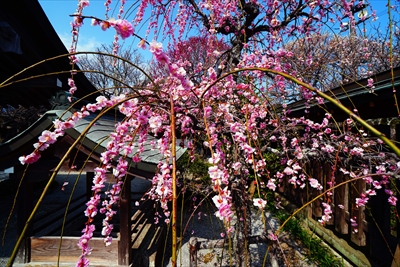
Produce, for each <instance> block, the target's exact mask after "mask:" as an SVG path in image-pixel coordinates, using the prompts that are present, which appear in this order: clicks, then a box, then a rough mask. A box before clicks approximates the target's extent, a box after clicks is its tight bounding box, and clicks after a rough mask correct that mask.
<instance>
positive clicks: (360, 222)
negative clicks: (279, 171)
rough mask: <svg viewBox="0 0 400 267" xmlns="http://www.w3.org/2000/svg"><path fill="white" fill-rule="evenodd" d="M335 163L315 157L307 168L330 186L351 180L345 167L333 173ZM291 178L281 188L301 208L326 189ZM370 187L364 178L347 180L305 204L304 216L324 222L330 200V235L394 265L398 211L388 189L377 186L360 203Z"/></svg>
mask: <svg viewBox="0 0 400 267" xmlns="http://www.w3.org/2000/svg"><path fill="white" fill-rule="evenodd" d="M331 166H332V164H330V163H325V162H319V161H314V162H312V163H310V164H309V166H307V167H306V169H305V172H306V173H307V174H308V175H309V177H312V178H315V179H317V180H318V181H319V183H320V184H321V185H323V187H324V188H326V189H328V188H330V187H331V186H330V185H329V184H330V182H334V184H335V185H337V184H340V183H342V182H345V181H350V180H351V177H350V176H349V175H348V174H344V173H343V172H341V171H335V172H334V173H333V170H332V167H331ZM337 169H339V167H337ZM290 178H291V177H286V178H284V181H283V183H282V185H281V187H280V188H279V189H278V192H279V194H280V195H281V196H283V197H284V198H286V199H288V200H289V201H290V202H291V203H293V204H295V206H296V207H297V208H300V207H303V206H304V205H305V204H306V203H307V202H309V201H310V200H312V199H313V198H315V197H317V196H318V195H319V194H321V193H322V192H323V191H318V190H317V189H315V188H312V187H311V186H310V184H309V183H308V182H307V185H306V187H304V188H303V189H301V188H300V187H299V186H298V185H293V184H290V183H289V179H290ZM375 179H376V177H375ZM367 189H369V188H368V186H367V184H366V182H365V180H363V179H356V180H354V181H350V182H348V183H345V184H344V185H343V186H340V187H338V188H335V189H333V190H332V191H330V193H326V194H324V195H322V196H321V197H319V198H317V199H316V200H315V201H314V202H312V203H311V204H309V205H308V206H307V207H305V208H304V211H303V212H302V214H303V215H304V217H303V218H305V219H307V220H309V221H313V222H314V223H315V224H320V223H319V220H320V219H321V217H322V216H323V214H324V207H323V205H322V203H323V202H324V203H327V204H329V205H330V207H331V209H332V214H331V219H330V220H329V221H328V222H327V223H326V224H325V226H324V227H325V229H328V230H329V231H326V233H328V235H327V236H326V237H327V239H332V238H333V239H335V238H336V240H343V239H344V240H345V241H347V243H348V244H349V245H350V246H351V247H352V248H353V249H355V250H359V251H361V252H362V253H363V254H364V255H365V257H366V258H368V261H370V263H371V264H372V263H377V264H378V265H377V266H380V265H381V266H390V263H391V262H392V260H393V256H394V254H395V251H396V247H397V243H398V242H397V240H398V238H397V236H398V235H397V227H398V225H397V222H398V216H397V214H398V213H397V210H396V209H394V208H393V207H392V208H391V207H390V205H389V203H388V201H387V199H388V196H387V195H386V194H385V192H384V189H380V190H376V192H377V195H376V196H370V197H369V201H368V204H367V206H357V205H356V198H360V194H361V193H365V191H366V190H367ZM333 235H334V236H333ZM330 241H332V240H330ZM350 253H351V252H350ZM354 253H355V252H354ZM349 257H351V255H349ZM364 264H365V263H364Z"/></svg>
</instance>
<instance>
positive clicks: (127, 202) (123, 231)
mask: <svg viewBox="0 0 400 267" xmlns="http://www.w3.org/2000/svg"><path fill="white" fill-rule="evenodd" d="M119 214H120V237H119V238H120V240H119V243H118V264H119V265H129V264H130V261H131V254H132V253H131V250H132V249H131V247H132V244H131V238H132V237H131V179H130V177H129V176H128V177H127V178H126V179H125V182H124V184H123V187H122V191H121V195H120V201H119Z"/></svg>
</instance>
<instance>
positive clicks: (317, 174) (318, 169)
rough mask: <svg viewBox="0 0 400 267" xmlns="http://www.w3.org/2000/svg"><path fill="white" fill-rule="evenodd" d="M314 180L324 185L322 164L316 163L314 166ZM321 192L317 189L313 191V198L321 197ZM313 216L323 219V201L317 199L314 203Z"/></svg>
mask: <svg viewBox="0 0 400 267" xmlns="http://www.w3.org/2000/svg"><path fill="white" fill-rule="evenodd" d="M313 167H314V178H315V179H317V180H318V182H319V183H320V184H323V178H322V176H323V173H322V165H321V163H320V162H316V163H315V164H314V166H313ZM319 194H320V192H319V191H317V189H312V196H313V197H315V196H317V195H319ZM312 212H313V215H314V216H315V217H317V218H319V217H322V201H321V199H316V200H315V201H314V203H313V211H312Z"/></svg>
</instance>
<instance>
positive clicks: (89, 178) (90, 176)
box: [86, 172, 94, 200]
mask: <svg viewBox="0 0 400 267" xmlns="http://www.w3.org/2000/svg"><path fill="white" fill-rule="evenodd" d="M93 178H94V172H86V200H89V199H90V197H91V196H92V194H93V192H92V185H93Z"/></svg>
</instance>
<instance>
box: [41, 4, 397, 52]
mask: <svg viewBox="0 0 400 267" xmlns="http://www.w3.org/2000/svg"><path fill="white" fill-rule="evenodd" d="M114 2H115V3H117V1H113V3H114ZM369 2H370V3H371V5H372V6H373V8H374V9H375V10H377V15H378V17H379V19H378V21H377V22H375V23H379V22H380V23H381V25H385V24H386V23H387V18H388V14H387V8H386V4H387V0H375V1H369ZM39 3H40V4H41V6H42V8H43V10H44V11H45V13H46V14H47V17H48V18H49V20H50V22H51V23H52V25H53V27H54V29H55V30H56V32H57V34H58V35H59V36H60V38H61V40H62V41H63V43H64V44H65V45H66V46H67V47H69V45H70V43H71V33H70V31H71V26H70V22H71V20H72V18H71V17H70V16H69V15H70V14H73V13H74V12H75V10H76V7H77V3H78V1H77V0H39ZM130 3H133V1H129V0H128V1H127V4H126V7H128V6H129V4H130ZM391 3H392V4H394V0H391ZM104 13H105V7H104V0H91V1H90V6H89V7H87V8H85V11H84V14H86V15H93V16H96V17H99V18H104ZM369 13H370V12H369ZM392 13H393V15H394V12H392ZM115 16H116V15H114V17H115ZM114 33H115V32H114V30H113V29H109V30H108V31H106V32H103V31H102V30H101V29H100V27H94V26H91V25H90V20H86V21H85V25H84V26H83V27H82V28H81V30H80V39H79V42H78V51H93V50H94V49H95V48H96V47H98V46H100V45H101V44H110V43H111V42H112V40H113V36H114ZM139 34H140V32H139ZM138 41H139V40H138V39H137V38H129V39H127V40H126V41H125V42H126V43H125V46H129V45H133V47H135V48H136V45H137V43H138ZM144 55H145V56H146V57H150V55H149V54H148V52H147V51H146V52H145V53H144Z"/></svg>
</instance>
